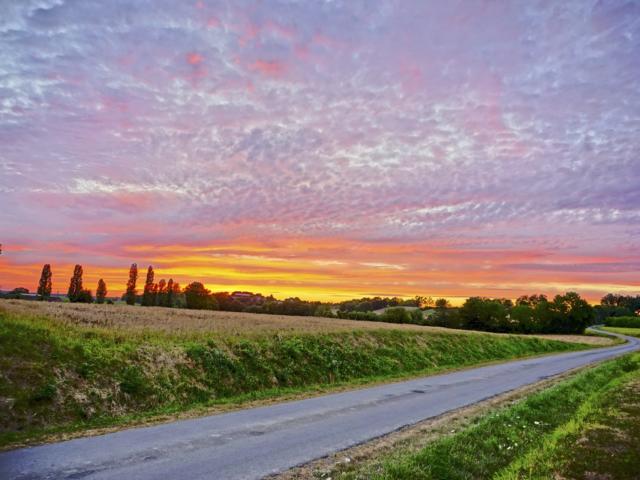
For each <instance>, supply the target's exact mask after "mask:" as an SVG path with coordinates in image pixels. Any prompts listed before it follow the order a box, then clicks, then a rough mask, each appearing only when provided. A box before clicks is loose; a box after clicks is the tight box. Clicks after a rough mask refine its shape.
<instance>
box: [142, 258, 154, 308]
mask: <svg viewBox="0 0 640 480" xmlns="http://www.w3.org/2000/svg"><path fill="white" fill-rule="evenodd" d="M153 277H154V273H153V267H152V266H151V265H149V268H148V269H147V280H146V281H145V282H144V292H143V293H142V305H144V306H145V307H148V306H151V305H153V303H154V302H153Z"/></svg>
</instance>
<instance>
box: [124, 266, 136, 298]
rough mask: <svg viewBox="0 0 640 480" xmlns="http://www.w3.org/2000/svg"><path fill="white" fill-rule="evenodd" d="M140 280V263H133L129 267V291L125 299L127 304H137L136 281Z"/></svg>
mask: <svg viewBox="0 0 640 480" xmlns="http://www.w3.org/2000/svg"><path fill="white" fill-rule="evenodd" d="M137 281H138V265H137V264H135V263H132V264H131V268H130V269H129V280H127V291H126V293H125V296H124V297H125V300H126V302H127V305H135V303H136V282H137Z"/></svg>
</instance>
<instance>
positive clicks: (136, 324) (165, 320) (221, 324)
mask: <svg viewBox="0 0 640 480" xmlns="http://www.w3.org/2000/svg"><path fill="white" fill-rule="evenodd" d="M1 310H5V311H7V312H11V313H17V314H24V315H36V316H44V317H47V318H49V319H52V320H54V321H56V322H60V323H62V324H65V325H70V326H73V325H75V326H80V327H97V328H105V329H108V330H114V331H121V332H132V333H133V332H150V331H151V332H159V333H165V334H169V335H172V336H175V335H177V336H187V337H192V336H202V335H214V336H225V337H228V336H238V337H251V336H265V335H275V334H300V333H331V332H344V331H356V330H405V331H406V330H410V331H411V330H413V331H420V332H425V331H433V332H443V333H462V334H468V335H502V334H497V333H487V332H471V331H468V330H455V329H450V328H442V327H427V326H421V325H407V324H397V323H385V322H368V321H356V320H343V319H338V318H324V317H298V316H292V315H268V314H259V313H243V312H222V311H211V310H188V309H182V308H163V307H140V306H131V305H120V304H119V305H98V304H83V303H53V302H51V303H49V302H34V301H26V300H0V311H1ZM531 336H535V337H539V338H546V339H549V340H561V341H566V342H576V343H585V344H591V345H608V344H610V343H611V341H610V340H609V339H607V338H604V337H597V336H587V335H531Z"/></svg>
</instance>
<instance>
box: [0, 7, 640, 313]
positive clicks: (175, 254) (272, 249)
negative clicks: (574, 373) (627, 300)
mask: <svg viewBox="0 0 640 480" xmlns="http://www.w3.org/2000/svg"><path fill="white" fill-rule="evenodd" d="M639 132H640V2H638V1H625V0H607V1H596V0H563V1H561V2H558V1H536V0H531V1H528V0H527V1H524V0H523V1H476V0H464V1H447V2H441V1H425V0H402V1H400V0H397V1H391V0H390V1H376V0H324V1H320V0H318V1H313V0H269V1H268V0H264V1H257V2H246V1H240V0H233V1H230V0H229V1H213V0H199V1H195V0H194V1H189V0H185V1H177V0H175V1H169V0H134V1H132V0H109V1H104V0H95V1H91V0H81V1H80V0H2V1H0V243H2V244H3V248H2V255H0V288H1V289H5V290H6V289H9V288H13V287H17V286H25V287H27V288H31V289H34V288H35V287H36V285H37V280H38V278H39V274H40V270H41V268H42V264H44V263H50V264H51V265H52V269H53V273H54V277H53V280H54V285H53V290H54V292H55V291H60V292H66V288H67V286H68V281H69V277H70V276H71V274H72V271H73V265H74V264H76V263H80V264H82V265H83V266H84V271H85V286H87V287H89V288H92V289H94V290H95V284H96V282H97V280H98V278H104V279H105V280H106V282H107V285H108V287H109V290H110V293H111V294H117V293H120V292H121V291H122V290H123V289H124V285H125V282H126V279H127V274H128V268H129V265H130V264H131V263H132V262H137V263H138V266H139V268H140V270H141V274H142V276H143V275H144V273H143V270H144V269H146V267H147V265H149V264H152V265H153V266H154V268H155V270H156V278H157V279H159V278H166V279H168V278H170V277H172V278H174V280H177V281H180V282H181V283H182V284H183V285H184V284H186V283H188V282H189V281H194V280H197V281H201V282H203V283H204V284H205V285H206V286H207V287H208V288H210V289H212V290H214V291H233V290H238V289H240V290H251V291H256V292H261V293H263V294H265V295H267V294H274V295H276V296H277V297H288V296H300V297H302V298H306V299H318V300H332V301H339V300H344V299H347V298H352V297H360V296H375V295H400V296H413V295H417V294H420V295H430V296H433V297H434V298H435V297H447V298H450V299H452V300H453V301H454V302H456V301H459V300H460V299H461V298H464V297H467V296H472V295H483V296H491V297H508V298H515V297H517V296H518V295H520V294H523V293H534V292H542V293H547V294H550V295H553V294H555V293H559V292H564V291H568V290H575V291H578V292H580V293H581V294H582V295H584V296H586V297H587V298H589V299H591V300H596V299H599V298H600V297H601V296H602V295H603V294H605V293H607V292H619V293H625V294H638V293H640V276H639V275H638V272H639V271H640V134H639Z"/></svg>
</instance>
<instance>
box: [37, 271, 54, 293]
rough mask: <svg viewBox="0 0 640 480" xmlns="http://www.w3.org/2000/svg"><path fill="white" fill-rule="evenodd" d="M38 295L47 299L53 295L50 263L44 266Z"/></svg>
mask: <svg viewBox="0 0 640 480" xmlns="http://www.w3.org/2000/svg"><path fill="white" fill-rule="evenodd" d="M38 295H39V296H40V300H44V299H47V298H49V297H50V296H51V265H49V264H48V263H47V264H46V265H45V266H44V267H42V273H41V274H40V282H39V283H38Z"/></svg>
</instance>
